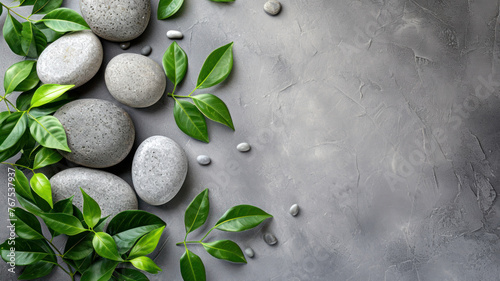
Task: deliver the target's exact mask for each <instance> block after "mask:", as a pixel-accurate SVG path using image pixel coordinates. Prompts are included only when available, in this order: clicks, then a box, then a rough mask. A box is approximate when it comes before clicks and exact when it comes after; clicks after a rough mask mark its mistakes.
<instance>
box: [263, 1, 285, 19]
mask: <svg viewBox="0 0 500 281" xmlns="http://www.w3.org/2000/svg"><path fill="white" fill-rule="evenodd" d="M264 11H265V12H266V13H267V14H269V15H271V16H275V15H277V14H279V13H280V11H281V3H280V2H279V1H276V0H269V1H267V2H266V4H264Z"/></svg>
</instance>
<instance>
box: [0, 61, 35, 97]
mask: <svg viewBox="0 0 500 281" xmlns="http://www.w3.org/2000/svg"><path fill="white" fill-rule="evenodd" d="M33 71H35V73H36V61H33V60H24V61H20V62H17V63H15V64H13V65H11V66H10V67H9V68H8V69H7V71H6V72H5V76H4V78H3V87H4V89H5V94H9V93H12V92H13V91H15V90H16V87H18V86H19V85H20V84H21V83H22V82H23V81H24V80H26V79H28V78H29V77H30V74H31V73H32V72H33ZM37 83H38V82H37ZM35 86H36V85H35Z"/></svg>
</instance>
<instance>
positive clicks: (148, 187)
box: [132, 136, 188, 206]
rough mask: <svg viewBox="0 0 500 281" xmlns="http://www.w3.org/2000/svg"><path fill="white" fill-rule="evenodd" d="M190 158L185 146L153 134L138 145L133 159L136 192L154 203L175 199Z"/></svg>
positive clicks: (150, 202)
mask: <svg viewBox="0 0 500 281" xmlns="http://www.w3.org/2000/svg"><path fill="white" fill-rule="evenodd" d="M187 171H188V159H187V156H186V153H185V152H184V150H183V149H182V147H181V146H180V145H179V144H177V143H176V142H175V141H173V140H172V139H169V138H167V137H164V136H152V137H149V138H147V139H146V140H145V141H143V142H142V143H141V145H139V148H137V151H136V152H135V155H134V160H133V162H132V181H133V183H134V188H135V191H136V193H137V195H138V196H139V197H140V198H141V199H142V200H144V201H145V202H146V203H148V204H151V205H155V206H157V205H162V204H165V203H167V202H168V201H170V200H172V198H174V196H175V195H176V194H177V193H178V192H179V190H180V189H181V187H182V184H183V183H184V180H185V179H186V175H187Z"/></svg>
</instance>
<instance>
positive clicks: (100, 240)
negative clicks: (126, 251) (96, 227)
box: [92, 232, 122, 261]
mask: <svg viewBox="0 0 500 281" xmlns="http://www.w3.org/2000/svg"><path fill="white" fill-rule="evenodd" d="M92 246H94V250H95V251H96V252H97V254H99V256H101V257H103V258H106V259H110V260H114V261H122V258H121V257H120V254H118V248H117V247H116V242H115V240H113V237H111V235H109V234H107V233H105V232H96V233H95V235H94V239H92Z"/></svg>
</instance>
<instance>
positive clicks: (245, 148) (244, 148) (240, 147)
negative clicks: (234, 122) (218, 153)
mask: <svg viewBox="0 0 500 281" xmlns="http://www.w3.org/2000/svg"><path fill="white" fill-rule="evenodd" d="M250 148H251V147H250V145H249V144H248V143H246V142H242V143H240V144H238V145H237V146H236V149H238V151H240V152H247V151H249V150H250Z"/></svg>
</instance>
